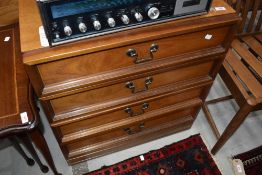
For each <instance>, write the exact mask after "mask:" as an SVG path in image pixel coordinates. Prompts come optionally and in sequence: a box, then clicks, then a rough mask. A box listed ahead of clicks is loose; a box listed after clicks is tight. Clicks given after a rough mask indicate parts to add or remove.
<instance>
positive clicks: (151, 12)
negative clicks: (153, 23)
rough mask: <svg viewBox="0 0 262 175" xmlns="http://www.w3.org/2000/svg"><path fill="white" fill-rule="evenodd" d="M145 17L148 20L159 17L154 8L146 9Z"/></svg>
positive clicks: (158, 12) (157, 11) (157, 10)
mask: <svg viewBox="0 0 262 175" xmlns="http://www.w3.org/2000/svg"><path fill="white" fill-rule="evenodd" d="M147 15H148V17H149V18H150V19H157V18H158V17H159V15H160V11H159V9H158V8H156V7H151V8H149V9H148V11H147Z"/></svg>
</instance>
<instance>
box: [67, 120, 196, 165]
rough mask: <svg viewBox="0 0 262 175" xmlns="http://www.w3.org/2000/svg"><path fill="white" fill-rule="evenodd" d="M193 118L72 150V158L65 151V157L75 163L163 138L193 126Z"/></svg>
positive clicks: (69, 162)
mask: <svg viewBox="0 0 262 175" xmlns="http://www.w3.org/2000/svg"><path fill="white" fill-rule="evenodd" d="M193 120H194V119H193V117H190V116H188V117H184V118H182V119H180V120H177V121H175V122H169V123H167V124H164V125H161V126H160V127H155V128H152V129H148V130H146V131H143V132H140V133H137V134H133V135H130V136H128V137H123V138H122V139H117V140H113V141H112V142H110V141H109V142H105V143H104V144H102V145H101V146H102V148H100V147H99V146H98V147H97V149H96V148H94V149H93V151H90V150H87V151H86V149H85V148H86V147H82V148H79V149H76V150H73V151H71V154H70V156H71V157H70V158H68V153H64V155H65V157H67V162H68V164H69V165H74V164H76V163H80V162H83V161H86V160H88V159H93V158H96V157H99V156H103V155H106V154H110V153H113V152H117V151H120V150H123V149H127V148H130V147H132V146H136V145H139V144H142V143H145V142H148V141H151V140H155V139H158V138H163V137H165V136H168V135H170V134H174V133H176V132H179V131H183V130H186V129H189V128H190V127H191V126H192V123H193ZM106 145H108V146H106Z"/></svg>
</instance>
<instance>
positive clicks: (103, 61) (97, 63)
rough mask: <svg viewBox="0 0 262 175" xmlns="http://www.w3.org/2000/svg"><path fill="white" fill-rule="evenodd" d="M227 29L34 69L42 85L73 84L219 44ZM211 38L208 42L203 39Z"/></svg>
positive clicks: (193, 34) (165, 40)
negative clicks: (93, 76)
mask: <svg viewBox="0 0 262 175" xmlns="http://www.w3.org/2000/svg"><path fill="white" fill-rule="evenodd" d="M228 31H229V27H221V28H215V29H207V30H204V31H198V32H194V33H187V34H183V35H179V36H173V37H168V38H163V39H158V40H153V41H149V42H144V43H138V44H134V45H129V46H125V47H119V48H114V49H110V50H104V51H100V52H96V53H91V54H86V55H80V56H77V57H71V58H68V59H63V60H59V61H54V62H49V63H46V64H40V65H38V66H37V68H38V71H39V74H40V76H41V79H42V81H43V83H44V85H46V86H48V85H50V84H54V83H59V82H67V81H74V80H77V79H79V78H83V77H86V76H90V75H92V74H97V73H101V72H108V71H112V70H115V69H119V68H124V67H128V66H131V65H134V64H140V63H143V62H151V61H152V60H157V59H162V58H167V57H171V56H174V55H178V54H183V53H188V52H193V51H196V50H201V49H205V48H209V47H215V46H218V45H221V44H222V43H223V41H224V40H225V37H226V36H227V33H228ZM207 34H209V35H212V38H211V39H205V36H206V35H207Z"/></svg>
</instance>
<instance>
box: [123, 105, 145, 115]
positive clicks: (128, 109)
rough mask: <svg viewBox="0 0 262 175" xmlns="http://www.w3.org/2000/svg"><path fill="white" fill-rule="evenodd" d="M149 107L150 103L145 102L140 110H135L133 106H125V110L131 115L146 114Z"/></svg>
mask: <svg viewBox="0 0 262 175" xmlns="http://www.w3.org/2000/svg"><path fill="white" fill-rule="evenodd" d="M148 108H149V104H148V103H143V104H142V106H141V109H140V111H139V112H135V111H134V110H133V109H132V108H131V107H127V108H125V109H124V111H125V112H126V113H128V114H129V117H135V116H139V115H142V114H144V113H145V112H146V111H145V110H146V109H148Z"/></svg>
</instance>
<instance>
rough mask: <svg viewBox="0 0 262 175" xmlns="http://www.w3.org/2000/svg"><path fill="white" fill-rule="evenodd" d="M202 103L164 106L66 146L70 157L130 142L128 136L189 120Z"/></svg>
mask: <svg viewBox="0 0 262 175" xmlns="http://www.w3.org/2000/svg"><path fill="white" fill-rule="evenodd" d="M200 105H201V100H197V99H195V100H191V101H187V103H181V104H180V105H178V104H177V105H173V106H170V107H168V108H163V109H160V110H158V112H155V114H156V115H155V116H154V117H153V118H150V119H142V120H137V121H136V122H134V123H132V124H129V125H125V126H122V127H120V128H116V129H114V130H112V131H110V132H106V133H99V134H97V135H94V136H89V137H88V138H86V139H84V140H81V141H77V142H75V143H70V144H67V145H65V146H64V147H65V148H66V150H67V151H68V153H69V154H68V157H69V158H70V157H74V156H76V155H77V154H83V150H84V151H85V153H88V152H96V151H98V150H103V149H105V148H107V147H110V146H114V145H115V144H118V143H119V142H123V141H124V142H128V137H130V136H133V135H137V134H143V133H146V132H147V131H150V130H154V129H156V128H160V127H161V126H163V125H167V124H170V123H178V122H181V120H187V119H188V117H189V118H192V116H195V115H196V112H198V110H199V108H200ZM192 122H193V119H192Z"/></svg>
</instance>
